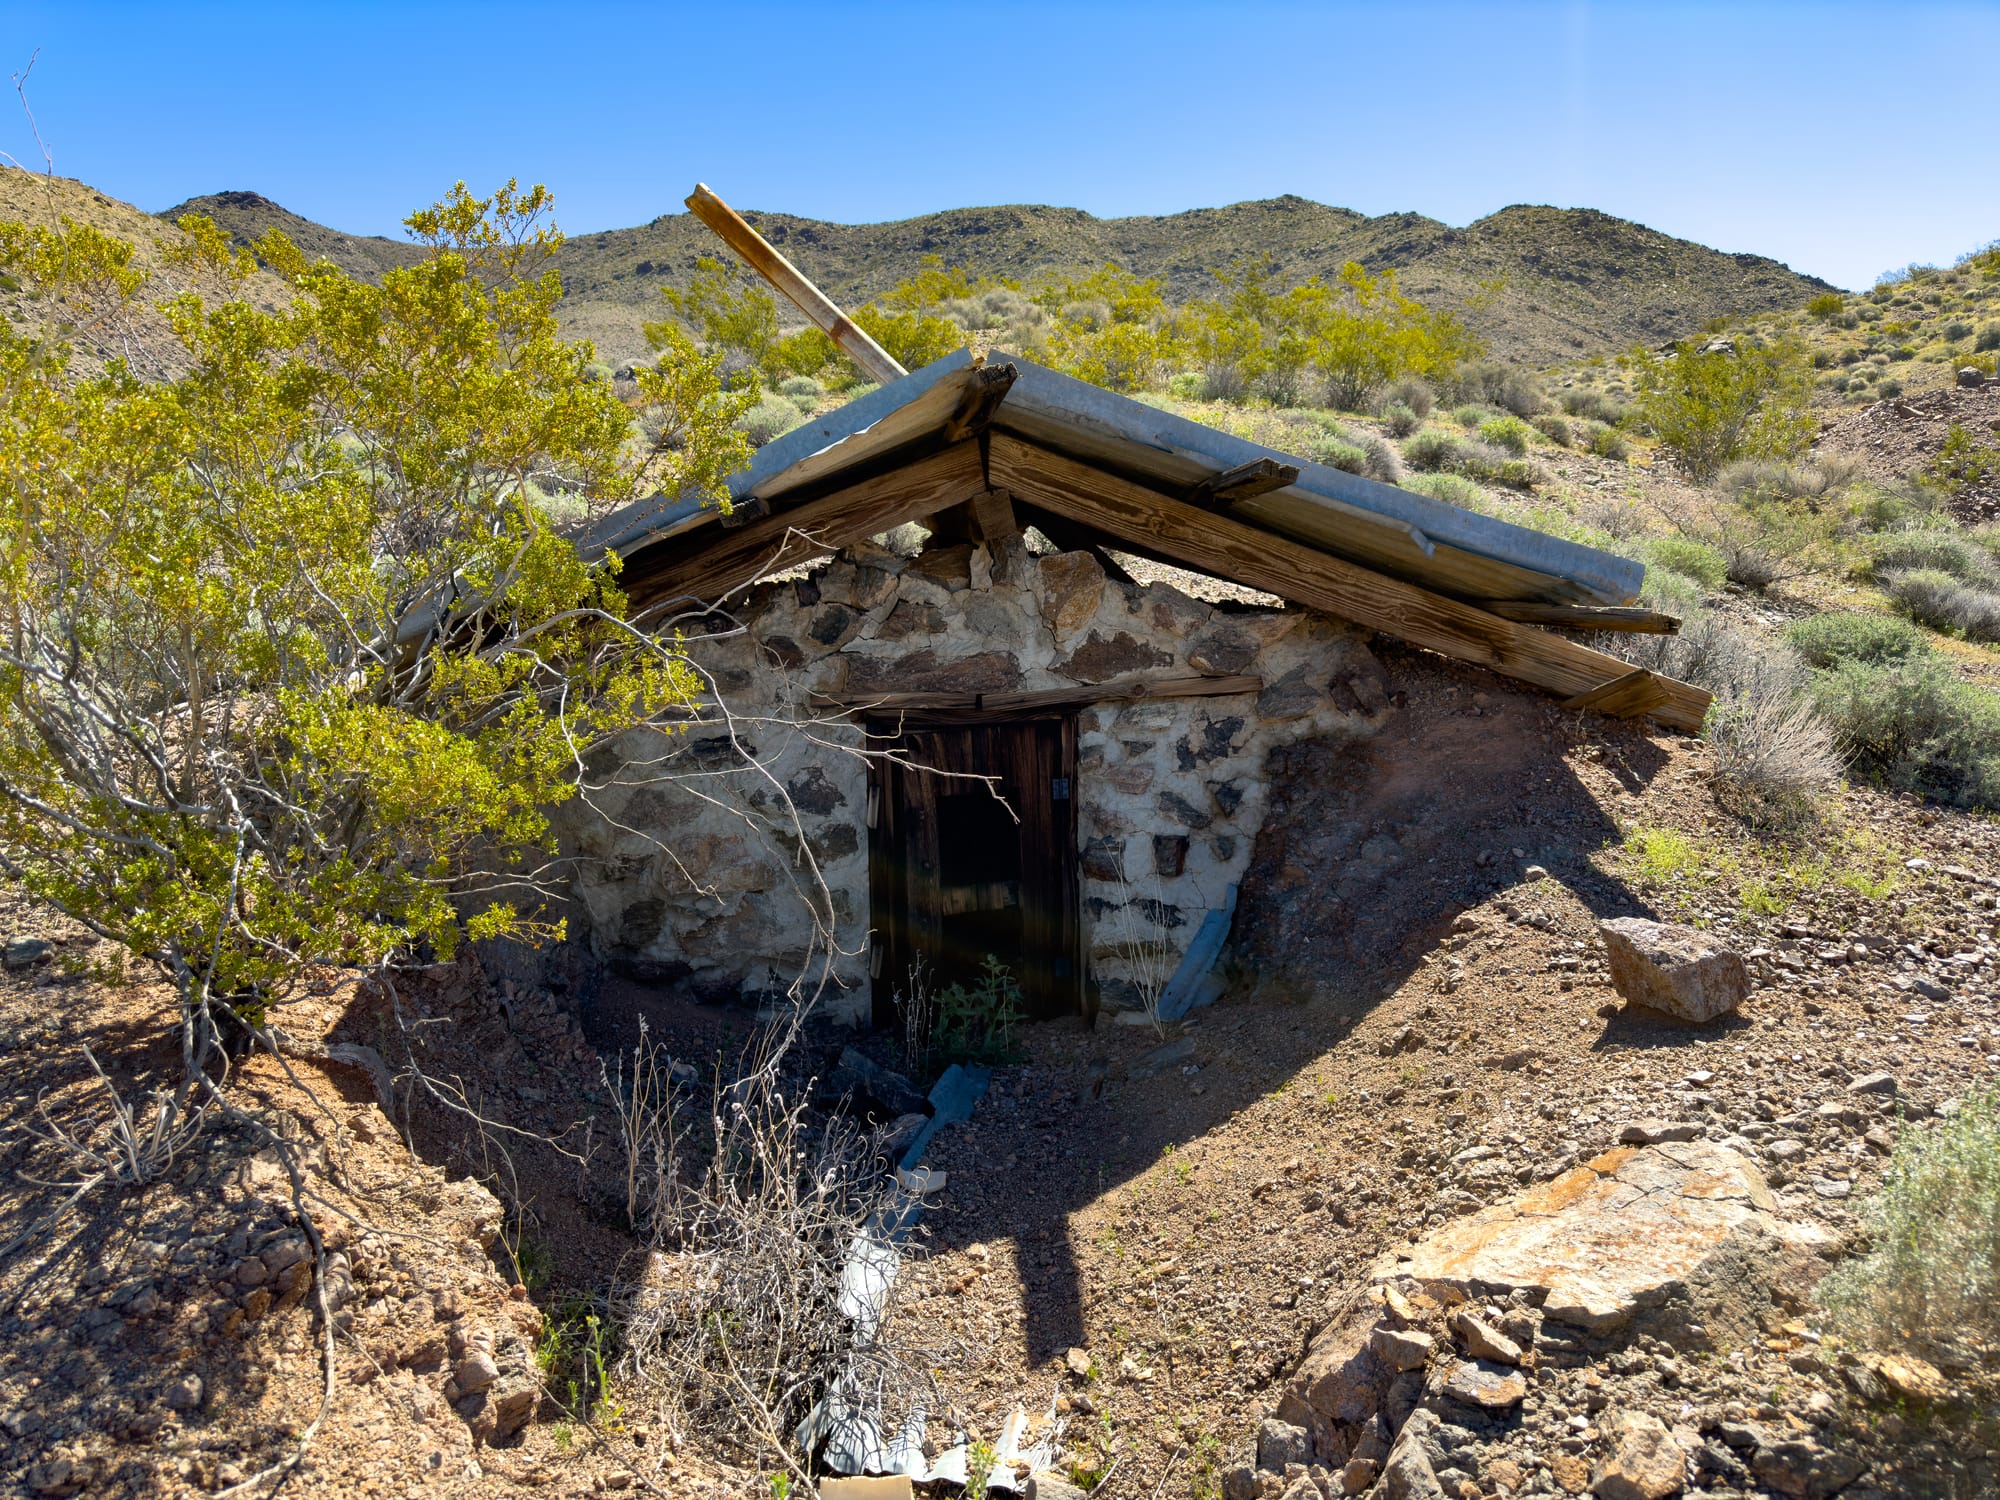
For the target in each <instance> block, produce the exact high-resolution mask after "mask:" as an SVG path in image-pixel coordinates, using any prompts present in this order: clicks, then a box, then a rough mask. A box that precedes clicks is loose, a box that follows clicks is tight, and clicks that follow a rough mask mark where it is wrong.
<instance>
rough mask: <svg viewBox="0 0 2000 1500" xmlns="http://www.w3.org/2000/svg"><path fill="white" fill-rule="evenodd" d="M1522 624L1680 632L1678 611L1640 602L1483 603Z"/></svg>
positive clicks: (1490, 610)
mask: <svg viewBox="0 0 2000 1500" xmlns="http://www.w3.org/2000/svg"><path fill="white" fill-rule="evenodd" d="M1479 607H1480V608H1481V609H1484V610H1487V611H1489V612H1491V613H1493V614H1496V615H1498V616H1499V617H1500V618H1501V619H1503V620H1513V621H1515V622H1516V623H1518V624H1521V625H1559V626H1563V627H1565V628H1567V629H1570V630H1618V631H1625V632H1627V633H1628V634H1632V635H1678V634H1680V629H1681V622H1680V618H1679V617H1678V616H1677V615H1663V614H1661V613H1660V612H1659V611H1658V610H1653V609H1641V608H1638V607H1637V606H1622V605H1605V606H1602V607H1597V606H1593V605H1588V604H1543V603H1540V602H1539V601H1537V600H1533V599H1489V600H1487V601H1486V602H1485V603H1484V604H1482V605H1480V606H1479Z"/></svg>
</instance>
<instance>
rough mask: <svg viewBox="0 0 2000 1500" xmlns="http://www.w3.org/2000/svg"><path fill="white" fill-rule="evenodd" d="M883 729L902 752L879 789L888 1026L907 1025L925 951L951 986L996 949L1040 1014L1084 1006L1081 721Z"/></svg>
mask: <svg viewBox="0 0 2000 1500" xmlns="http://www.w3.org/2000/svg"><path fill="white" fill-rule="evenodd" d="M871 730H872V732H873V733H874V734H875V735H876V736H877V737H876V739H875V740H874V743H875V745H877V746H878V747H882V746H887V747H889V748H892V749H894V750H895V751H896V753H897V757H898V758H897V759H896V760H886V759H885V760H877V761H875V762H873V763H872V770H871V772H870V780H869V788H868V821H869V895H870V900H871V904H872V906H873V923H874V943H875V948H874V951H873V953H872V954H871V955H870V970H871V972H872V974H873V984H874V1001H873V1009H874V1018H875V1023H876V1024H877V1025H892V1024H894V1022H895V1019H896V1012H895V1004H894V997H895V994H896V991H897V990H898V988H899V987H902V986H904V985H906V984H907V983H908V980H909V974H910V968H911V965H912V964H914V963H915V962H916V961H917V959H918V957H919V956H921V957H922V959H923V962H924V964H925V967H926V968H927V970H928V971H929V973H930V976H931V982H932V983H933V984H934V985H936V986H939V987H942V986H946V985H950V984H953V983H970V982H971V981H973V980H974V979H976V978H977V977H978V976H979V973H980V970H981V967H982V965H983V964H984V962H985V960H986V959H987V957H988V956H989V955H990V956H992V957H994V958H997V959H999V961H1000V962H1001V963H1003V964H1005V965H1006V966H1007V968H1008V970H1009V971H1010V972H1011V973H1012V974H1013V976H1014V978H1015V980H1016V981H1017V982H1018V983H1019V984H1020V986H1021V996H1022V1002H1023V1004H1024V1006H1025V1008H1026V1010H1027V1012H1028V1014H1029V1015H1030V1016H1031V1017H1034V1018H1036V1019H1042V1018H1046V1017H1049V1016H1060V1015H1073V1014H1075V1013H1077V1012H1078V1011H1080V1010H1081V1009H1082V1006H1083V982H1082V981H1083V964H1082V961H1081V960H1082V953H1081V951H1080V948H1081V932H1082V924H1081V922H1080V921H1079V920H1078V913H1077V862H1076V798H1075V795H1074V791H1073V789H1074V786H1075V781H1076V721H1075V720H1074V718H1072V717H1071V716H1069V715H1067V714H1064V715H1060V716H1053V715H1052V716H1049V717H1044V718H1035V719H1015V720H1007V721H1004V722H998V723H984V722H982V723H968V724H940V725H935V726H927V727H922V728H911V727H909V721H908V720H907V719H906V720H904V721H903V722H902V723H901V724H900V725H872V726H871ZM939 773H942V774H939ZM973 777H982V778H986V779H985V780H979V781H975V780H972V779H970V778H973Z"/></svg>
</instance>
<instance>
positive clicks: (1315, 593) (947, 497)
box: [590, 351, 1709, 730]
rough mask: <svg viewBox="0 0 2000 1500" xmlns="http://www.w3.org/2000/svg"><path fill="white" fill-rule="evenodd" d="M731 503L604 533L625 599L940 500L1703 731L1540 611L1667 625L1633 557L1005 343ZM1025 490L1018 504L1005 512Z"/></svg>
mask: <svg viewBox="0 0 2000 1500" xmlns="http://www.w3.org/2000/svg"><path fill="white" fill-rule="evenodd" d="M729 493H730V496H731V499H732V500H733V502H734V504H733V506H732V507H731V510H730V512H729V513H728V514H724V512H723V511H722V509H721V508H720V507H718V506H715V505H712V504H711V505H703V504H700V503H698V502H694V501H672V502H669V501H664V500H659V499H655V500H650V501H641V502H638V503H636V504H634V505H631V506H627V507H625V508H624V509H623V510H621V511H619V512H617V513H615V514H614V515H612V516H610V517H608V518H607V519H606V520H605V521H604V522H603V523H602V524H601V525H600V526H599V527H598V528H596V530H595V531H594V533H593V535H592V538H591V542H590V545H591V547H592V549H593V550H594V551H597V552H600V553H601V552H604V551H614V552H617V553H618V554H619V555H620V557H621V559H622V560H623V564H624V583H625V587H626V590H627V592H628V594H629V595H630V597H631V599H632V601H633V604H634V606H635V607H639V608H646V607H654V606H662V605H670V604H675V603H680V602H684V603H685V604H686V605H688V606H689V607H695V606H699V605H712V604H716V603H718V602H720V601H721V600H723V599H724V598H726V597H727V596H728V595H730V594H731V593H733V592H735V591H736V590H738V589H740V588H742V587H744V586H745V585H747V584H749V583H752V582H754V581H755V580H756V579H758V578H760V577H765V576H768V575H770V574H772V573H774V572H778V571H781V570H783V569H787V568H792V567H796V566H798V565H800V564H801V563H804V562H807V561H809V560H811V559H814V558H816V557H820V556H823V555H825V554H827V553H829V552H832V551H837V550H838V549H840V548H841V547H844V546H848V545H850V544H852V543H854V542H856V541H859V540H860V539H862V538H864V537H868V536H873V535H877V534H879V533H881V532H883V531H886V530H888V529H890V528H891V527H894V526H897V525H900V524H902V523H904V522H906V521H912V520H931V519H933V518H936V517H939V516H941V515H943V514H945V513H953V514H961V515H965V516H968V517H970V520H969V522H968V523H967V529H968V530H970V531H971V532H972V533H974V534H977V535H981V536H988V537H989V539H997V536H998V535H1001V534H1005V533H1006V532H1008V531H1009V530H1011V529H1015V528H1017V527H1018V526H1019V525H1023V524H1036V525H1038V526H1040V527H1041V528H1042V529H1043V530H1045V531H1047V532H1049V533H1051V534H1052V535H1053V536H1054V537H1055V539H1056V540H1058V541H1059V542H1064V543H1065V544H1067V542H1068V541H1069V540H1070V539H1071V538H1076V537H1085V538H1088V539H1090V540H1092V541H1096V542H1100V543H1102V544H1104V545H1107V546H1111V547H1116V548H1118V549H1120V550H1124V551H1129V552H1134V553H1139V554H1142V555H1145V556H1149V557H1153V558H1157V559H1159V560H1162V561H1165V562H1168V563H1172V564H1175V565H1178V566H1180V567H1184V568H1189V569H1192V570H1194V571H1197V572H1201V573H1206V574H1210V575H1212V576H1215V577H1218V578H1223V579H1227V580H1229V581H1230V582H1233V583H1238V584H1242V585H1245V586H1247V587H1250V588H1254V589H1261V590H1263V591H1265V592H1267V593H1272V594H1276V595H1278V596H1280V597H1281V598H1285V599H1287V600H1290V601H1292V602H1295V603H1298V604H1303V605H1306V606H1309V607H1311V608H1315V609H1321V610H1325V611H1326V612H1328V613H1330V614H1335V615H1339V616H1342V617H1344V618H1346V619H1350V620H1353V621H1355V622H1357V623H1359V624H1363V625H1368V626H1372V627H1373V628H1376V629H1379V630H1382V631H1384V632H1386V633H1388V634H1391V635H1395V636H1398V637H1400V638H1402V639H1404V640H1406V641H1409V642H1410V643H1412V644H1414V645H1419V646H1424V647H1427V648H1429V649H1432V650H1435V651H1438V652H1440V653H1441V654H1444V655H1447V656H1453V657H1456V658H1459V659H1461V660H1466V661H1472V662H1476V663H1478V664H1480V665H1483V666H1487V667H1490V668H1492V669H1494V670H1496V671H1499V672H1502V673H1505V674H1507V675H1509V676H1512V677H1516V678H1519V679H1521V680H1523V681H1527V682H1531V683H1534V684H1536V685H1538V686H1541V687H1544V688H1547V689H1549V690H1551V691H1554V692H1558V693H1561V694H1563V695H1564V696H1565V697H1567V698H1570V699H1571V701H1572V702H1574V703H1575V705H1576V706H1578V707H1590V708H1595V709H1597V710H1599V711H1601V712H1609V713H1619V714H1627V715H1636V714H1641V713H1650V714H1652V715H1654V716H1655V717H1656V718H1658V719H1660V720H1661V721H1662V722H1664V723H1667V724H1670V725H1673V726H1675V727H1679V728H1683V729H1689V730H1693V729H1697V728H1699V727H1700V724H1701V720H1702V716H1703V714H1704V713H1705V712H1706V710H1707V707H1708V703H1709V698H1708V695H1707V694H1706V693H1703V692H1701V691H1700V690H1699V689H1696V688H1693V687H1690V686H1688V685H1687V684H1684V683H1678V682H1675V681H1673V680H1672V679H1669V678H1662V677H1657V676H1655V675H1653V674H1650V673H1645V672H1634V671H1633V669H1632V668H1631V667H1630V665H1629V664H1628V663H1625V662H1622V661H1620V660H1618V659H1617V658H1615V657H1612V656H1608V655H1605V654H1604V653H1602V652H1598V651H1594V650H1591V649H1590V648H1588V647H1586V646H1584V645H1582V644H1581V643H1580V642H1578V641H1575V640H1572V639H1570V638H1568V637H1566V636H1562V635H1559V634H1555V633H1552V632H1549V631H1545V630H1539V629H1536V628H1534V626H1533V624H1531V623H1529V622H1531V621H1532V622H1540V623H1548V624H1557V625H1567V626H1571V627H1578V628H1598V629H1627V630H1634V629H1636V630H1665V629H1671V628H1673V622H1672V621H1671V620H1668V619H1666V618H1665V617H1663V616H1658V615H1653V614H1651V613H1650V612H1648V611H1645V610H1639V609H1631V608H1625V607H1623V606H1627V605H1629V603H1630V601H1631V600H1632V599H1633V598H1634V596H1635V595H1636V594H1637V592H1638V588H1639V584H1640V581H1641V579H1642V578H1643V576H1644V569H1643V568H1642V566H1641V565H1640V564H1638V563H1636V562H1633V561H1631V560H1630V559H1628V558H1623V557H1618V556H1615V555H1613V554H1610V553H1606V552H1600V551H1598V550H1596V549H1595V548H1591V547H1584V546H1579V545H1577V544H1576V543H1574V542H1566V541H1563V540H1561V539H1559V538H1556V537H1551V536H1547V535H1544V534H1543V533H1541V532H1537V531H1531V530H1528V529H1527V528H1525V527H1520V526H1513V525H1509V524H1508V523H1506V522H1504V521H1497V520H1494V519H1492V518H1491V517H1487V516H1481V515H1477V514H1475V513H1473V512H1471V511H1466V510H1461V509H1459V508H1458V507H1457V506H1453V505H1448V504H1445V503H1443V502H1442V501H1438V500H1433V499H1431V498H1429V497H1428V496H1424V495H1418V494H1414V493H1412V492H1410V491H1408V490H1403V489H1398V488H1397V487H1395V486H1393V485H1387V484H1380V483H1377V482H1375V481H1373V480H1369V479H1364V478H1361V477H1359V476H1356V475H1352V474H1348V473H1345V472H1343V471H1341V470H1338V469H1331V468H1327V467H1325V466H1323V465H1320V464H1314V463H1311V462H1308V461H1306V460H1303V459H1298V458H1294V457H1291V456H1289V455H1286V454H1283V453H1280V452H1278V451H1276V450H1274V449H1270V448H1265V447H1262V446H1260V445H1258V444H1256V443H1251V442H1247V441H1245V440H1243V439H1241V438H1237V437H1233V436H1231V435H1230V434H1228V433H1224V432H1218V431H1216V430H1214V429H1213V428H1208V427H1204V426H1202V425H1200V424H1199V423H1195V422H1191V421H1188V420H1187V419H1185V418H1182V417H1177V416H1174V415H1173V414H1171V413H1169V412H1164V411H1161V410H1159V409H1158V408H1156V407H1153V406H1149V405H1147V404H1146V403H1144V402H1141V401H1135V400H1133V399H1131V398H1129V397H1126V396H1120V395H1118V394H1116V393H1114V392H1110V391H1106V390H1102V389H1100V388H1098V387H1096V386H1093V385H1089V384H1087V383H1085V382H1083V381H1080V380H1076V379H1073V378H1071V377H1069V376H1066V375H1061V374H1058V373H1057V372H1055V371H1053V370H1048V369H1044V368H1042V367H1041V366H1038V365H1035V364H1033V363H1031V362H1030V361H1028V360H1025V359H1022V358H1020V357H1018V356H1015V355H1008V354H999V353H996V354H994V355H993V356H991V357H989V358H986V359H981V358H979V357H976V356H974V355H972V354H970V353H968V352H965V351H961V352H959V353H957V354H952V355H948V356H946V357H945V358H943V359H940V360H938V361H936V362H935V363H933V364H930V365H927V366H925V367H924V368H923V369H920V370H915V371H912V372H911V373H910V374H908V375H906V376H904V377H903V378H902V379H900V380H896V381H893V382H891V383H890V384H888V385H885V386H882V387H880V388H879V389H877V390H875V391H872V392H870V393H869V394H868V395H866V396H862V397H860V398H858V399H857V400H854V401H851V402H849V403H848V404H847V405H845V406H843V407H840V408H839V409H838V410H835V411H832V412H829V413H827V414H826V415H824V416H822V417H819V418H817V419H815V420H814V421H811V422H808V423H806V424H805V425H804V426H802V427H799V428H796V429H794V430H793V431H791V432H789V433H787V434H785V435H784V436H783V437H781V438H778V439H777V440H776V441H774V442H772V443H770V444H767V445H766V446H765V447H764V448H763V449H761V450H760V451H759V452H758V454H757V456H756V459H755V460H754V461H753V462H752V463H751V464H750V466H749V467H748V468H746V469H744V470H743V471H741V472H740V473H738V474H736V475H734V476H732V478H731V479H730V481H729ZM1016 506H1021V507H1025V508H1026V509H1025V513H1024V514H1020V515H1018V516H1017V515H1016V514H1015V511H1014V507H1016Z"/></svg>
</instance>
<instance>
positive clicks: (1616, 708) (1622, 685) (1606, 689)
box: [1563, 667, 1667, 719]
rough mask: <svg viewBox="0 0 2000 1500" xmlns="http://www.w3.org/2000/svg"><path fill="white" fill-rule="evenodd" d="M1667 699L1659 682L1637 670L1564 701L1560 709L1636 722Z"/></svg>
mask: <svg viewBox="0 0 2000 1500" xmlns="http://www.w3.org/2000/svg"><path fill="white" fill-rule="evenodd" d="M1666 698H1667V693H1666V689H1665V687H1664V686H1663V685H1662V682H1661V679H1660V678H1659V677H1657V676H1655V675H1654V674H1653V673H1651V672H1649V671H1647V670H1646V669H1645V668H1644V667H1640V668H1638V669H1637V670H1636V671H1632V672H1627V673H1626V674H1625V675H1624V676H1623V677H1620V678H1618V679H1616V680H1615V681H1612V682H1607V683H1605V684H1604V686H1603V687H1599V688H1592V689H1591V690H1590V691H1589V692H1587V693H1578V694H1577V695H1576V696H1575V697H1574V698H1567V699H1564V700H1563V707H1564V708H1574V709H1578V710H1587V711H1588V712H1590V713H1595V714H1608V715H1610V716H1611V717H1612V718H1614V719H1636V718H1638V717H1639V715H1640V714H1649V713H1652V712H1653V711H1654V710H1655V709H1656V708H1657V707H1658V706H1659V705H1660V704H1661V703H1664V702H1665V701H1666Z"/></svg>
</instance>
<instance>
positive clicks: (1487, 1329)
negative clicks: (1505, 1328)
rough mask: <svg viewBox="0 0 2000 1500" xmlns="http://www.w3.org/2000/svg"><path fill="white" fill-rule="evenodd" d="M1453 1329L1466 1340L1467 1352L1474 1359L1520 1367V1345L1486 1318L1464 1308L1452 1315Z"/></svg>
mask: <svg viewBox="0 0 2000 1500" xmlns="http://www.w3.org/2000/svg"><path fill="white" fill-rule="evenodd" d="M1451 1329H1452V1332H1453V1333H1456V1334H1457V1335H1458V1336H1459V1338H1461V1339H1462V1340H1464V1342H1465V1352H1466V1353H1467V1354H1470V1355H1471V1356H1472V1357H1473V1358H1474V1359H1488V1360H1492V1361H1494V1362H1495V1363H1497V1364H1503V1365H1518V1364H1519V1363H1520V1362H1521V1346H1520V1345H1519V1344H1517V1343H1515V1342H1514V1341H1513V1340H1512V1339H1510V1338H1508V1337H1507V1335H1506V1334H1504V1333H1502V1332H1501V1331H1500V1330H1499V1329H1497V1328H1495V1327H1493V1326H1492V1325H1491V1324H1489V1323H1488V1322H1487V1321H1486V1320H1485V1319H1484V1318H1481V1317H1478V1316H1476V1315H1474V1314H1473V1313H1469V1312H1467V1311H1466V1310H1465V1309H1464V1308H1460V1309H1459V1310H1458V1311H1457V1312H1455V1313H1453V1314H1452V1318H1451Z"/></svg>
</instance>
